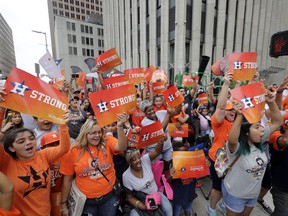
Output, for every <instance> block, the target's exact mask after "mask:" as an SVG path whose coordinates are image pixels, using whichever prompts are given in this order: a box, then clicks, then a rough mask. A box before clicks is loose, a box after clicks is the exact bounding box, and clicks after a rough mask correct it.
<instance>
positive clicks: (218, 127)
mask: <svg viewBox="0 0 288 216" xmlns="http://www.w3.org/2000/svg"><path fill="white" fill-rule="evenodd" d="M211 125H212V130H213V132H214V139H213V143H212V147H211V148H210V149H209V157H210V158H211V159H212V160H213V161H215V160H216V153H217V151H218V149H220V148H223V147H224V144H225V142H226V141H227V140H228V135H229V131H230V129H231V127H232V125H233V122H229V121H228V120H226V119H225V118H224V120H223V122H222V123H219V122H218V121H217V119H216V116H215V114H213V115H212V117H211Z"/></svg>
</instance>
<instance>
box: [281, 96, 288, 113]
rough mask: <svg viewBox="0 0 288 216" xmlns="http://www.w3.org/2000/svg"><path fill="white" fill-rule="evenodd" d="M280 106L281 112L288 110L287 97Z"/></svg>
mask: <svg viewBox="0 0 288 216" xmlns="http://www.w3.org/2000/svg"><path fill="white" fill-rule="evenodd" d="M282 105H283V110H286V109H288V96H286V97H285V98H284V100H283V101H282Z"/></svg>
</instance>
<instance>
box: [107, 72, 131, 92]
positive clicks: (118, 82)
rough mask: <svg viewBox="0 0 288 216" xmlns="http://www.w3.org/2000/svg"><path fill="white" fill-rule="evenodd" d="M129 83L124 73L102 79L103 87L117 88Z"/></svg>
mask: <svg viewBox="0 0 288 216" xmlns="http://www.w3.org/2000/svg"><path fill="white" fill-rule="evenodd" d="M129 83H130V82H129V80H128V79H127V76H125V75H121V76H115V77H110V78H106V79H103V84H104V88H105V89H112V88H117V87H120V86H124V85H129Z"/></svg>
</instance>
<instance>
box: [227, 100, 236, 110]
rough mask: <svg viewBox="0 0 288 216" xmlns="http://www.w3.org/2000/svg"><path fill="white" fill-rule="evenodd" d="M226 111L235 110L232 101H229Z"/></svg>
mask: <svg viewBox="0 0 288 216" xmlns="http://www.w3.org/2000/svg"><path fill="white" fill-rule="evenodd" d="M225 109H226V110H231V109H234V107H233V104H232V103H231V102H230V101H227V103H226V108H225Z"/></svg>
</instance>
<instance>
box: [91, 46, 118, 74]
mask: <svg viewBox="0 0 288 216" xmlns="http://www.w3.org/2000/svg"><path fill="white" fill-rule="evenodd" d="M95 61H96V65H97V66H99V69H98V71H99V72H100V73H103V72H105V71H107V70H109V69H112V68H114V67H116V66H118V65H121V64H122V62H121V59H120V58H119V56H118V54H117V52H116V49H115V48H112V49H110V50H108V51H106V52H104V53H102V54H101V55H99V56H98V57H96V59H95Z"/></svg>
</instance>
